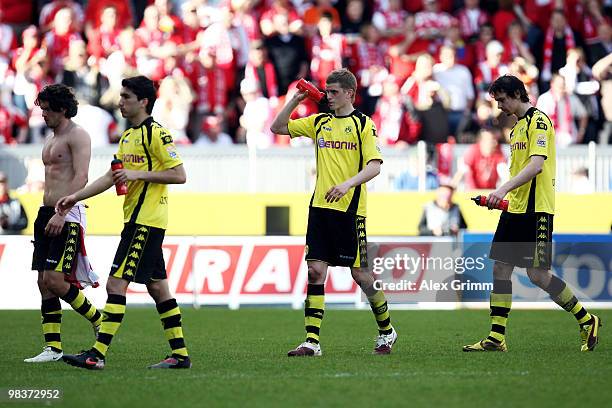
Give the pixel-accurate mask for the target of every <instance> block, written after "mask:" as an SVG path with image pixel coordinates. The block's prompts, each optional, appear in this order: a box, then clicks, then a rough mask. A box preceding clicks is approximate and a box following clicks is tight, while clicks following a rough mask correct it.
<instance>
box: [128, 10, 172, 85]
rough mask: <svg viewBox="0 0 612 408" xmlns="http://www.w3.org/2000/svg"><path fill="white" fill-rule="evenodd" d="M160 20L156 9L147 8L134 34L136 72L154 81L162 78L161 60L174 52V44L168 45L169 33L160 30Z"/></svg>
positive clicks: (162, 63) (162, 64)
mask: <svg viewBox="0 0 612 408" xmlns="http://www.w3.org/2000/svg"><path fill="white" fill-rule="evenodd" d="M160 18H161V16H160V14H159V10H158V9H157V7H155V6H153V5H151V6H148V7H147V8H146V9H145V12H144V17H143V19H142V24H141V25H140V27H138V29H136V32H135V33H134V36H135V47H136V57H137V58H136V63H137V67H138V71H139V72H140V73H141V74H142V75H145V76H147V77H149V78H151V79H153V80H154V81H155V80H160V79H161V78H162V76H163V71H164V67H163V66H164V62H163V59H164V58H166V57H168V56H169V55H171V54H172V52H173V51H175V50H176V47H175V45H174V44H169V43H168V41H169V40H170V35H171V33H170V32H167V31H163V30H162V29H161V26H160V24H161V20H160Z"/></svg>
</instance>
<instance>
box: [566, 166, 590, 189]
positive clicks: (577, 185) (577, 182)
mask: <svg viewBox="0 0 612 408" xmlns="http://www.w3.org/2000/svg"><path fill="white" fill-rule="evenodd" d="M569 191H571V192H572V193H573V194H592V193H594V192H595V189H594V186H593V183H592V182H591V180H590V179H589V169H587V168H586V167H584V166H580V167H578V168H576V169H574V171H572V174H571V178H570V188H569Z"/></svg>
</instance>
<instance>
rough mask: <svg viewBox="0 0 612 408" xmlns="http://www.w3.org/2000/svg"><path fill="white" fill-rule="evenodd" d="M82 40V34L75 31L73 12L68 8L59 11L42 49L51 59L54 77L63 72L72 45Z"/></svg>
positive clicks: (51, 69)
mask: <svg viewBox="0 0 612 408" xmlns="http://www.w3.org/2000/svg"><path fill="white" fill-rule="evenodd" d="M80 40H82V37H81V34H79V32H78V31H76V30H75V29H74V25H73V13H72V11H71V10H70V9H69V8H67V7H64V8H61V9H59V10H58V11H57V13H55V17H54V18H53V26H52V28H51V30H50V31H48V32H47V33H46V34H45V36H44V37H43V41H42V48H44V49H45V50H46V53H47V56H48V57H49V63H50V66H49V67H50V71H51V74H52V75H57V74H59V73H61V72H62V70H63V68H64V58H66V57H67V56H68V50H69V49H70V44H71V43H73V42H75V41H80Z"/></svg>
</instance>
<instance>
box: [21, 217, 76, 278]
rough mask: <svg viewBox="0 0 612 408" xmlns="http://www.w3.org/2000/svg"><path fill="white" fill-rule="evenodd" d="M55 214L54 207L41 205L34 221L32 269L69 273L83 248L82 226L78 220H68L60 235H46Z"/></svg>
mask: <svg viewBox="0 0 612 408" xmlns="http://www.w3.org/2000/svg"><path fill="white" fill-rule="evenodd" d="M54 215H55V209H54V208H53V207H40V209H39V210H38V215H37V216H36V221H34V254H33V255H32V270H34V271H39V272H42V271H56V272H63V273H65V274H68V275H69V274H70V273H71V272H72V268H73V266H75V265H76V262H74V261H75V260H76V257H77V255H78V253H79V251H80V250H81V234H80V227H81V226H80V225H79V223H77V222H66V223H64V228H62V232H61V233H60V234H59V235H58V236H55V237H50V236H48V235H45V227H46V226H47V223H48V222H49V220H50V219H51V217H53V216H54Z"/></svg>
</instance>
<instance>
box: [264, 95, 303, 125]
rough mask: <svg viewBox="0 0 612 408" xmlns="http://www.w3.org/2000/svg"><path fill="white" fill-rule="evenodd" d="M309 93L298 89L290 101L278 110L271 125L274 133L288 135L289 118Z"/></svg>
mask: <svg viewBox="0 0 612 408" xmlns="http://www.w3.org/2000/svg"><path fill="white" fill-rule="evenodd" d="M306 96H308V93H306V92H303V91H297V92H296V93H295V95H293V98H291V99H289V101H288V102H287V103H286V104H285V106H283V108H282V109H281V110H280V112H278V114H277V115H276V117H275V118H274V121H272V125H270V130H271V131H272V133H275V134H277V135H288V134H289V127H288V126H287V125H288V124H289V118H290V117H291V113H292V112H293V110H294V109H295V108H297V107H298V105H299V104H300V102H302V101H303V100H304V99H306Z"/></svg>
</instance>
